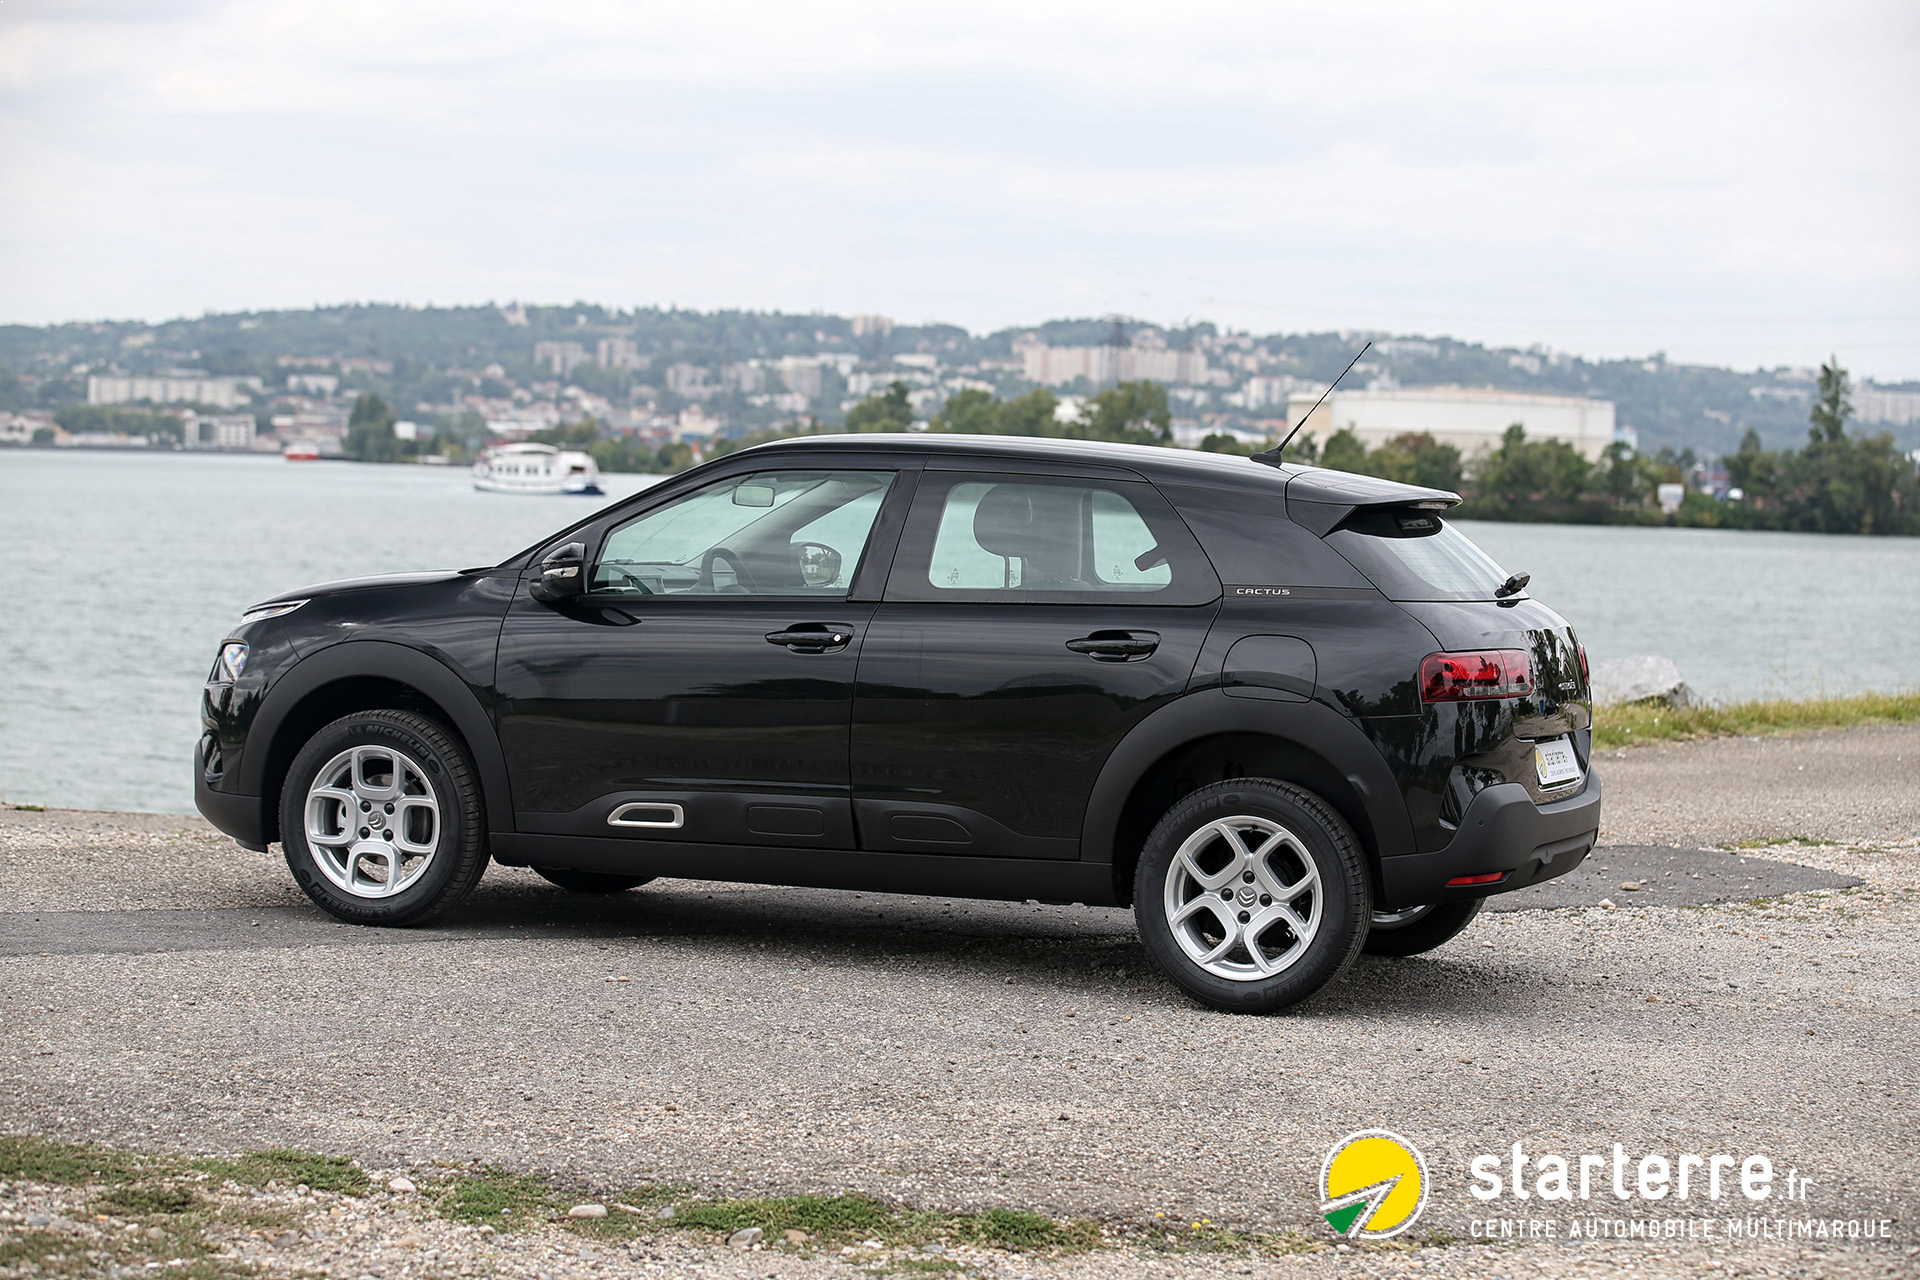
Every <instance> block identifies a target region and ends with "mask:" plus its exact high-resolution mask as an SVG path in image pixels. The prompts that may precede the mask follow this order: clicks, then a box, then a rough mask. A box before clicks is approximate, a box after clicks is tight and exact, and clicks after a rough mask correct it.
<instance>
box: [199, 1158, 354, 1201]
mask: <svg viewBox="0 0 1920 1280" xmlns="http://www.w3.org/2000/svg"><path fill="white" fill-rule="evenodd" d="M193 1167H194V1168H195V1169H197V1170H199V1171H200V1172H202V1173H204V1174H206V1175H207V1176H209V1177H211V1178H213V1179H214V1180H215V1181H219V1182H224V1181H232V1182H237V1183H239V1184H240V1185H241V1186H243V1187H264V1186H266V1185H267V1184H268V1183H269V1182H278V1183H279V1184H280V1185H281V1186H285V1187H297V1186H299V1185H300V1184H301V1183H303V1182H304V1183H305V1184H306V1185H307V1186H308V1188H310V1189H311V1190H314V1191H339V1192H342V1193H344V1194H346V1195H350V1196H361V1195H365V1194H366V1193H367V1189H368V1183H367V1175H366V1174H365V1173H364V1172H362V1171H361V1169H360V1166H359V1165H356V1164H355V1163H354V1162H353V1161H351V1160H349V1159H347V1158H346V1157H344V1156H323V1155H317V1154H315V1153H314V1152H311V1151H297V1150H294V1149H292V1148H290V1147H275V1148H272V1149H270V1150H267V1151H249V1152H248V1153H247V1154H246V1155H243V1156H240V1157H239V1158H237V1159H233V1160H195V1161H194V1162H193Z"/></svg>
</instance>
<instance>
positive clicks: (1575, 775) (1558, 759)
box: [1533, 738, 1580, 787]
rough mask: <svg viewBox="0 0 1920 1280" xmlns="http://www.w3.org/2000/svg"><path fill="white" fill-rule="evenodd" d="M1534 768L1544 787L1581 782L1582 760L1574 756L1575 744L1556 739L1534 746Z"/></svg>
mask: <svg viewBox="0 0 1920 1280" xmlns="http://www.w3.org/2000/svg"><path fill="white" fill-rule="evenodd" d="M1533 767H1534V769H1535V770H1536V771H1538V773H1539V775H1540V785H1541V786H1543V787H1558V786H1564V785H1565V784H1566V783H1569V782H1578V781H1579V780H1580V760H1579V757H1577V756H1575V755H1574V754H1573V743H1571V742H1569V741H1568V740H1567V739H1565V738H1554V739H1552V740H1550V741H1547V742H1536V743H1534V744H1533Z"/></svg>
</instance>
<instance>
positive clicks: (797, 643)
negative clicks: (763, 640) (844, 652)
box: [767, 622, 853, 653]
mask: <svg viewBox="0 0 1920 1280" xmlns="http://www.w3.org/2000/svg"><path fill="white" fill-rule="evenodd" d="M852 639H853V628H852V627H850V626H848V625H847V624H846V623H844V622H796V623H794V624H793V625H792V626H791V627H788V628H787V629H786V630H785V631H769V632H767V643H768V644H779V645H785V646H786V647H787V648H789V649H791V650H793V651H794V652H795V653H825V652H827V651H828V650H829V649H844V648H846V647H847V642H848V641H849V640H852Z"/></svg>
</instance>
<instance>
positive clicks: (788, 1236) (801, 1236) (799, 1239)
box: [780, 1227, 813, 1244]
mask: <svg viewBox="0 0 1920 1280" xmlns="http://www.w3.org/2000/svg"><path fill="white" fill-rule="evenodd" d="M780 1238H781V1239H782V1240H785V1241H786V1242H787V1243H788V1244H805V1243H806V1242H807V1241H809V1240H811V1239H813V1237H812V1236H810V1235H808V1234H807V1233H806V1232H804V1231H802V1230H800V1229H799V1228H798V1227H788V1228H787V1229H786V1230H785V1231H782V1232H781V1233H780Z"/></svg>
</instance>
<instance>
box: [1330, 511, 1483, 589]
mask: <svg viewBox="0 0 1920 1280" xmlns="http://www.w3.org/2000/svg"><path fill="white" fill-rule="evenodd" d="M1326 541H1327V545H1328V546H1330V547H1332V548H1333V549H1334V550H1335V551H1338V552H1339V553H1340V554H1341V555H1342V556H1345V557H1346V559H1347V560H1348V561H1349V562H1350V563H1351V564H1352V565H1353V567H1354V568H1356V569H1358V570H1359V571H1360V572H1361V573H1363V574H1365V575H1366V576H1367V580H1368V581H1370V582H1372V583H1373V585H1374V586H1376V587H1378V588H1379V589H1380V593H1381V594H1382V595H1384V596H1386V597H1387V598H1388V599H1389V600H1493V599H1496V598H1497V597H1496V596H1495V595H1494V592H1495V591H1497V590H1498V589H1499V588H1500V586H1501V585H1502V584H1503V583H1505V582H1506V580H1507V571H1506V570H1505V569H1502V568H1501V567H1500V566H1499V565H1498V564H1496V563H1494V560H1493V557H1492V556H1490V555H1488V554H1487V553H1486V552H1484V551H1482V550H1481V549H1480V548H1479V547H1477V546H1475V545H1474V542H1473V539H1471V538H1469V537H1467V535H1466V534H1464V533H1462V532H1460V531H1459V530H1458V529H1456V528H1454V527H1453V526H1452V525H1450V524H1448V523H1447V522H1446V521H1445V520H1443V519H1442V518H1441V517H1440V515H1439V514H1438V513H1437V512H1433V511H1413V510H1408V509H1407V508H1404V507H1386V508H1379V507H1374V508H1367V509H1364V510H1362V511H1358V512H1355V513H1354V514H1353V515H1352V516H1349V517H1348V518H1347V519H1346V520H1344V521H1342V522H1341V523H1340V527H1339V528H1337V529H1335V530H1334V531H1333V532H1332V533H1329V534H1328V535H1327V539H1326Z"/></svg>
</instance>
